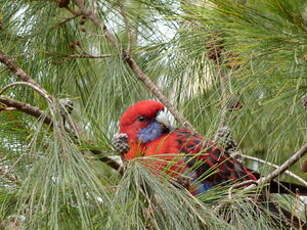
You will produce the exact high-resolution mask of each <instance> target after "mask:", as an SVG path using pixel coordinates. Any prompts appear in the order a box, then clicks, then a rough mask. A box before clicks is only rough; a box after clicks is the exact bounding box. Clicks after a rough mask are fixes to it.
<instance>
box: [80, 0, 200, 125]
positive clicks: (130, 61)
mask: <svg viewBox="0 0 307 230" xmlns="http://www.w3.org/2000/svg"><path fill="white" fill-rule="evenodd" d="M74 2H75V4H76V5H77V6H78V7H79V8H80V11H81V13H82V14H83V15H84V16H86V17H87V18H89V19H90V20H91V21H92V22H93V23H94V24H95V25H96V26H97V27H98V28H101V30H102V31H103V35H104V36H105V38H106V40H108V41H109V43H110V44H111V45H112V46H113V47H114V48H116V49H117V50H118V51H119V52H121V53H122V57H123V61H124V62H126V63H127V64H128V66H129V67H130V69H131V70H132V71H133V73H134V74H135V76H136V77H137V78H138V79H139V80H140V81H142V82H143V84H144V85H145V86H146V87H147V88H148V89H149V90H150V91H151V92H152V93H153V94H154V95H155V96H156V97H157V98H158V99H159V100H160V101H161V102H162V103H163V104H164V105H165V106H166V107H167V108H168V110H169V111H170V112H171V113H172V115H173V116H174V118H175V119H176V120H177V121H178V122H179V123H180V124H182V125H183V126H184V127H186V128H189V129H191V130H195V129H194V128H193V126H192V125H191V124H190V123H189V122H188V120H187V119H185V118H184V117H183V116H182V115H181V113H179V111H178V110H177V109H176V108H175V106H173V105H172V103H171V102H170V100H169V99H168V98H167V97H166V96H165V95H164V94H163V93H162V90H161V89H160V88H159V87H158V86H157V85H156V84H155V83H154V82H153V81H152V80H151V79H150V78H149V77H148V76H147V75H146V74H145V73H144V72H143V71H142V69H141V68H140V67H139V65H138V64H137V63H136V61H135V60H134V58H133V57H132V56H131V53H130V52H129V51H127V50H122V47H121V44H119V43H118V42H117V40H116V38H115V36H114V35H113V34H112V33H111V32H110V31H109V30H108V28H107V27H106V25H104V24H103V23H102V22H101V21H100V20H99V19H98V18H97V17H96V15H95V14H94V13H93V12H92V11H91V10H90V9H87V8H86V7H85V6H84V4H83V1H82V0H74Z"/></svg>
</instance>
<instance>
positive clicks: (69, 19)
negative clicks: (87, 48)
mask: <svg viewBox="0 0 307 230" xmlns="http://www.w3.org/2000/svg"><path fill="white" fill-rule="evenodd" d="M80 15H81V13H79V14H78V13H77V14H75V15H74V16H72V17H70V18H66V19H65V20H64V21H62V22H60V23H58V24H57V26H62V25H64V24H65V23H67V22H69V21H71V20H73V19H75V18H77V17H79V16H80Z"/></svg>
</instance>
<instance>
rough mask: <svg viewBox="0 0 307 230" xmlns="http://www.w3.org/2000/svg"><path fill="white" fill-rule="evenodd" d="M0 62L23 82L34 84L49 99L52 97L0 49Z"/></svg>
mask: <svg viewBox="0 0 307 230" xmlns="http://www.w3.org/2000/svg"><path fill="white" fill-rule="evenodd" d="M0 62H2V63H3V64H4V65H6V67H7V68H8V69H9V70H10V71H11V72H13V73H14V74H15V76H16V77H17V78H19V79H21V80H22V81H24V82H28V83H30V84H31V85H34V86H36V87H37V88H39V89H40V91H41V92H43V93H44V94H45V96H46V98H48V99H49V100H50V101H52V100H53V98H52V97H51V96H50V95H49V94H48V93H47V91H46V90H45V89H44V88H42V87H41V86H40V85H39V84H38V83H37V82H36V81H34V80H33V78H32V77H31V76H30V75H28V74H27V73H26V72H25V71H24V70H23V69H22V68H20V67H19V66H18V65H17V64H16V63H15V62H14V61H13V60H12V59H11V58H10V57H9V56H7V55H6V54H4V53H3V52H2V51H1V50H0Z"/></svg>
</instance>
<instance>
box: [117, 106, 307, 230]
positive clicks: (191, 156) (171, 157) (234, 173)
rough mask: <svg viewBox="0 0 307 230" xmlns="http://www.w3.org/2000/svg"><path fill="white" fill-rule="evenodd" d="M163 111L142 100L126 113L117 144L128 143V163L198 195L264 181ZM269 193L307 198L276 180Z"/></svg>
mask: <svg viewBox="0 0 307 230" xmlns="http://www.w3.org/2000/svg"><path fill="white" fill-rule="evenodd" d="M165 110H166V109H165V106H164V105H163V104H162V103H160V102H158V101H155V100H144V101H139V102H137V103H135V104H134V105H132V106H130V107H128V109H127V110H126V111H125V112H124V113H123V114H122V116H121V117H120V120H119V132H120V135H118V140H120V141H121V142H122V141H124V142H125V143H117V144H118V146H121V152H122V154H121V156H122V159H123V161H124V162H126V161H130V160H133V159H142V160H141V162H143V165H144V166H145V167H148V168H149V169H150V170H152V171H153V172H154V173H160V172H166V173H167V174H168V175H170V176H171V178H174V179H175V181H176V180H177V182H178V183H179V184H181V185H182V187H184V188H186V189H187V190H188V191H189V192H190V193H191V194H192V195H195V196H197V195H199V194H202V193H204V192H206V191H208V190H209V189H211V188H214V187H215V186H223V185H232V186H235V185H238V187H237V188H238V189H240V188H242V187H244V186H248V185H250V184H252V183H255V182H256V181H257V180H258V179H259V178H260V174H259V173H258V172H255V171H253V170H251V169H248V168H247V167H245V166H244V165H243V164H242V163H241V162H239V161H238V160H237V159H235V158H232V157H231V155H230V153H229V152H227V151H225V150H224V149H223V148H222V147H219V146H218V145H216V144H215V143H214V142H213V141H210V140H208V139H207V138H205V137H203V136H202V135H200V134H199V133H196V132H195V131H192V130H190V129H187V128H172V127H171V125H170V123H169V122H168V120H167V119H166V116H165ZM223 132H225V130H223ZM208 172H209V173H208ZM182 175H184V177H182ZM182 178H184V179H182ZM186 178H188V179H186ZM176 187H177V186H176ZM266 191H269V192H270V193H281V194H282V193H284V194H289V193H295V194H300V195H307V187H305V186H303V185H299V184H294V183H288V182H282V181H277V180H272V181H271V182H270V184H269V185H268V188H267V190H266ZM263 194H264V193H263ZM262 201H263V200H262ZM260 202H261V201H260ZM269 206H270V207H269V209H270V210H271V211H272V212H273V213H280V210H281V208H280V207H276V205H275V203H269ZM282 215H283V216H285V217H286V219H288V223H291V221H293V215H291V213H290V212H288V211H287V210H282ZM291 218H292V219H291ZM294 219H295V222H296V223H295V224H294V225H296V227H298V226H301V223H302V222H301V220H300V219H299V218H296V217H294Z"/></svg>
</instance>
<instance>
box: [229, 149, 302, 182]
mask: <svg viewBox="0 0 307 230" xmlns="http://www.w3.org/2000/svg"><path fill="white" fill-rule="evenodd" d="M236 156H238V157H239V158H243V159H248V160H252V161H255V162H259V163H261V164H265V165H268V166H270V167H272V168H276V169H278V168H279V167H280V166H279V165H275V164H273V163H271V162H268V161H265V160H262V159H259V158H257V157H252V156H247V155H245V154H241V153H236V154H235V155H234V157H236ZM284 173H285V174H287V175H288V176H290V177H292V178H294V179H296V180H298V181H299V182H301V183H302V184H303V185H305V186H307V182H306V181H305V180H304V179H303V178H301V177H299V176H298V175H296V174H294V173H293V172H291V171H289V170H286V171H284Z"/></svg>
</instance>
